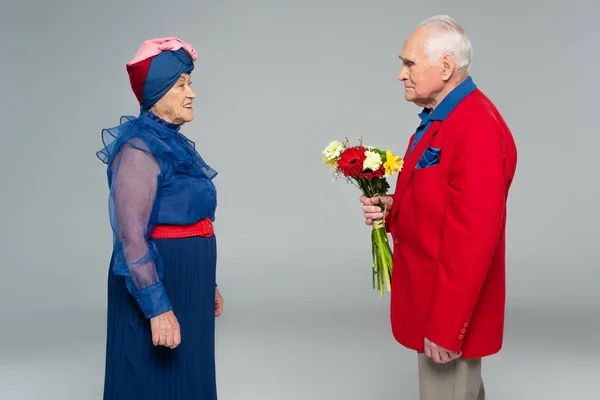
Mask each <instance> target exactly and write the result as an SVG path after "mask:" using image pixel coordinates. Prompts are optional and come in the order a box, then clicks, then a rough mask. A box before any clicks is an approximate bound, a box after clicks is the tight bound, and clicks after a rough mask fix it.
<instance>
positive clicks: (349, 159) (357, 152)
mask: <svg viewBox="0 0 600 400" xmlns="http://www.w3.org/2000/svg"><path fill="white" fill-rule="evenodd" d="M366 158H367V157H366V156H365V149H364V148H363V147H349V148H347V149H346V150H344V152H343V153H342V154H340V159H339V160H338V168H339V169H340V171H341V172H342V174H344V175H345V176H355V175H358V174H360V173H361V172H362V170H363V163H364V162H365V159H366Z"/></svg>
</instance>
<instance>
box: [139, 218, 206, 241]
mask: <svg viewBox="0 0 600 400" xmlns="http://www.w3.org/2000/svg"><path fill="white" fill-rule="evenodd" d="M214 233H215V231H214V229H213V224H212V221H211V220H210V219H208V218H205V219H202V220H200V221H198V222H196V223H195V224H191V225H156V227H155V228H154V231H153V232H152V235H151V236H150V237H151V238H152V239H180V238H187V237H193V236H203V237H211V236H212V235H213V234H214Z"/></svg>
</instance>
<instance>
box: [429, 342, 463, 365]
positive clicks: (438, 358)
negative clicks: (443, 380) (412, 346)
mask: <svg viewBox="0 0 600 400" xmlns="http://www.w3.org/2000/svg"><path fill="white" fill-rule="evenodd" d="M425 355H426V356H427V357H429V358H431V359H432V360H433V361H435V362H436V363H438V364H445V363H447V362H449V361H452V360H456V359H457V358H460V356H462V351H461V352H459V353H456V352H454V351H450V350H446V349H444V348H443V347H442V346H438V345H437V344H435V343H433V342H432V341H431V340H429V339H427V338H425Z"/></svg>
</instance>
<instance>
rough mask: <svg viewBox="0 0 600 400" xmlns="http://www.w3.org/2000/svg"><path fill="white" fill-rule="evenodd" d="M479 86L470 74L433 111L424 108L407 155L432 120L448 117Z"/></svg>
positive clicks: (441, 119)
mask: <svg viewBox="0 0 600 400" xmlns="http://www.w3.org/2000/svg"><path fill="white" fill-rule="evenodd" d="M476 88H477V86H476V85H475V84H474V83H473V79H472V78H471V77H470V76H469V77H468V78H467V79H465V80H464V81H463V82H462V83H461V84H460V85H458V86H457V87H455V88H454V89H452V91H451V92H450V93H448V95H446V97H444V99H443V100H442V101H441V102H440V104H438V106H437V107H436V108H435V109H434V110H433V111H431V110H430V109H428V108H424V109H423V111H422V112H421V113H420V114H419V118H421V124H420V125H419V126H418V127H417V130H416V132H415V139H414V140H413V143H412V145H411V146H410V149H409V151H408V154H407V155H410V153H412V151H413V150H414V148H415V146H416V145H417V143H419V140H421V138H422V137H423V134H425V132H426V131H427V129H428V128H429V126H430V125H431V121H443V120H445V119H446V117H447V116H448V115H449V114H450V113H451V112H452V110H454V108H455V107H456V106H457V105H458V103H460V102H461V101H462V99H464V98H465V97H466V96H467V95H468V94H470V93H471V92H473V91H474V90H475V89H476Z"/></svg>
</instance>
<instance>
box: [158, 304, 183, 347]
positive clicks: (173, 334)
mask: <svg viewBox="0 0 600 400" xmlns="http://www.w3.org/2000/svg"><path fill="white" fill-rule="evenodd" d="M150 329H151V330H152V344H153V345H154V346H165V347H168V348H170V349H174V348H176V347H177V346H179V344H180V343H181V332H180V330H179V322H178V321H177V317H175V313H173V310H171V311H167V312H166V313H164V314H160V315H157V316H156V317H154V318H151V319H150Z"/></svg>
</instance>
